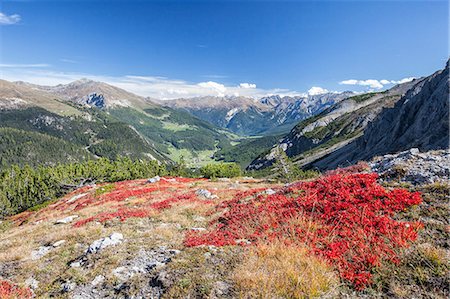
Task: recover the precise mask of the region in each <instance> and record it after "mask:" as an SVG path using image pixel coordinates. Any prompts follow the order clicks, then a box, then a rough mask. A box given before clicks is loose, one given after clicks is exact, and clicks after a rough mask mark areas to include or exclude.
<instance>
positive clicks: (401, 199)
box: [185, 169, 421, 289]
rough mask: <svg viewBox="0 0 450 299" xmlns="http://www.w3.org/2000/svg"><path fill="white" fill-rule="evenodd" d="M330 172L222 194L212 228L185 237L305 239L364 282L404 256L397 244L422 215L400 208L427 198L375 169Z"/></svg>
mask: <svg viewBox="0 0 450 299" xmlns="http://www.w3.org/2000/svg"><path fill="white" fill-rule="evenodd" d="M355 170H357V169H347V170H345V169H344V170H340V171H335V172H332V173H329V174H327V175H325V176H323V177H321V178H319V179H316V180H314V181H310V182H299V183H295V184H292V185H289V186H287V187H285V188H283V189H281V190H278V192H277V193H276V194H273V195H265V194H261V193H257V192H253V191H252V192H245V193H241V194H239V195H238V196H236V197H235V198H234V199H233V200H230V201H226V202H223V203H222V204H220V205H219V206H218V207H217V209H218V210H219V212H220V211H222V216H220V217H219V218H218V219H216V220H215V221H213V222H212V223H211V229H210V230H209V232H206V233H202V232H190V233H188V235H187V237H186V240H185V245H186V246H199V245H215V246H224V245H235V244H238V243H239V244H246V242H239V240H242V239H245V240H247V241H250V242H251V243H252V244H258V243H263V242H270V241H272V240H275V239H280V240H283V241H284V242H286V243H289V244H294V245H295V244H298V245H301V246H305V245H306V246H307V248H309V249H310V251H311V252H312V253H313V254H315V255H317V256H319V257H322V258H324V259H326V260H327V261H329V262H330V264H332V265H333V266H335V267H336V269H337V270H338V272H339V274H340V276H341V277H342V278H343V279H345V280H347V281H349V282H350V283H352V284H353V285H354V286H355V287H356V288H357V289H362V288H364V287H365V286H367V285H368V284H369V283H370V282H371V271H372V270H373V269H374V268H375V267H377V266H379V265H380V264H381V263H383V262H393V263H398V258H397V254H398V250H397V249H398V248H401V247H406V246H408V244H409V243H410V242H411V241H414V240H415V239H416V238H417V231H418V229H419V228H420V227H421V224H420V223H407V222H399V221H396V220H394V219H393V216H394V215H395V213H397V212H399V211H402V210H404V209H406V208H407V207H409V206H411V205H417V204H419V203H420V202H421V197H420V195H419V194H418V193H410V192H408V191H407V190H404V189H394V190H391V191H390V190H387V189H385V188H383V187H382V186H380V185H379V184H377V181H376V180H377V175H376V174H368V173H352V171H355Z"/></svg>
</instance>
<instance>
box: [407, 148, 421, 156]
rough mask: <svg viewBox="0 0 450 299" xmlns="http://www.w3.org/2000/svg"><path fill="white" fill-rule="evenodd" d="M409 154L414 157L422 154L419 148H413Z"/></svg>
mask: <svg viewBox="0 0 450 299" xmlns="http://www.w3.org/2000/svg"><path fill="white" fill-rule="evenodd" d="M409 152H410V153H411V154H412V155H417V154H420V151H419V149H418V148H412V149H410V150H409Z"/></svg>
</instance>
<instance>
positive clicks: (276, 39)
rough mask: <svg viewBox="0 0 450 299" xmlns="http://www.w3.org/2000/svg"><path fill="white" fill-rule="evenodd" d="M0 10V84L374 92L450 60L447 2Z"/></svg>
mask: <svg viewBox="0 0 450 299" xmlns="http://www.w3.org/2000/svg"><path fill="white" fill-rule="evenodd" d="M0 5H1V6H0V13H1V15H0V24H1V25H0V34H1V35H0V42H1V44H0V50H1V52H0V65H1V71H0V76H1V77H2V78H4V79H7V80H26V81H32V82H35V83H41V84H57V83H67V82H68V81H70V80H73V79H77V78H81V77H89V78H93V79H98V80H104V81H107V82H109V83H112V84H116V85H118V86H120V87H126V88H127V89H130V90H131V91H133V92H137V93H139V94H143V95H151V96H155V97H163V98H170V97H179V96H193V95H201V94H205V93H211V94H240V95H256V94H262V93H277V92H279V93H286V94H288V93H296V92H305V91H308V90H309V89H310V88H311V87H313V86H314V87H320V88H323V89H327V90H337V91H340V90H369V89H375V90H376V89H379V88H381V87H380V86H382V87H383V88H386V87H389V86H391V85H392V82H396V81H400V80H401V79H404V78H408V77H419V76H424V75H428V74H430V73H432V72H434V71H436V70H438V69H440V68H442V67H443V66H444V64H445V62H446V60H447V58H448V54H449V52H448V12H449V9H448V2H447V1H288V2H285V1H228V2H224V1H162V2H158V1H143V0H141V1H64V0H62V1H24V0H22V1H7V0H2V2H1V4H0ZM367 80H372V81H367ZM381 80H384V81H382V82H384V83H385V84H382V83H381ZM388 81H390V82H389V83H387V82H388ZM391 81H392V82H391ZM342 82H344V83H348V84H342ZM241 83H246V84H242V85H240V84H241ZM165 90H166V91H167V92H166V91H165ZM315 90H316V91H319V92H320V89H315ZM313 92H314V90H313Z"/></svg>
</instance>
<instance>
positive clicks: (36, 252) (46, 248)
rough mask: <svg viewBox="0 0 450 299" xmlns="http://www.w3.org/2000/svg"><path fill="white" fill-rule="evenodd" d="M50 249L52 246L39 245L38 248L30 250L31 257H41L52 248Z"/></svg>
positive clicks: (35, 258)
mask: <svg viewBox="0 0 450 299" xmlns="http://www.w3.org/2000/svg"><path fill="white" fill-rule="evenodd" d="M52 249H53V246H41V247H39V249H38V250H33V251H32V252H31V259H32V260H34V261H35V260H38V259H40V258H41V257H43V256H44V255H46V254H47V253H49V252H50V250H52Z"/></svg>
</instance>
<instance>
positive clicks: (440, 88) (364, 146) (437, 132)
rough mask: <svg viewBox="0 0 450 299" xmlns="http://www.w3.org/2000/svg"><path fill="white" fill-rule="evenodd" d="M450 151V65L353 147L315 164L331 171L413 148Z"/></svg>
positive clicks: (383, 116) (383, 114)
mask: <svg viewBox="0 0 450 299" xmlns="http://www.w3.org/2000/svg"><path fill="white" fill-rule="evenodd" d="M448 147H449V64H448V63H447V65H446V67H445V69H444V70H441V71H438V72H436V73H434V74H433V75H431V76H429V77H427V78H425V79H423V80H420V81H419V82H418V83H417V84H415V85H414V86H413V87H412V88H411V89H409V90H408V92H407V93H406V94H405V96H403V97H402V98H401V99H400V100H399V101H398V102H397V103H396V104H395V106H394V107H393V108H386V109H383V111H382V112H381V113H380V114H379V115H378V117H376V118H375V119H374V121H373V122H371V123H369V125H368V126H367V128H366V129H365V130H364V134H363V135H362V136H361V137H359V138H357V139H356V140H355V141H353V142H352V143H351V144H349V145H347V146H344V147H343V148H341V149H339V150H337V151H335V152H333V153H331V154H329V155H328V156H326V157H324V158H323V159H320V160H318V161H315V162H313V163H311V166H313V167H317V168H320V169H330V168H335V167H338V166H341V165H348V164H353V163H355V162H357V161H359V160H369V159H371V158H372V157H374V156H377V155H384V154H388V153H396V152H399V151H403V150H407V149H410V148H418V149H419V150H420V151H428V150H436V149H446V148H448Z"/></svg>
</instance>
